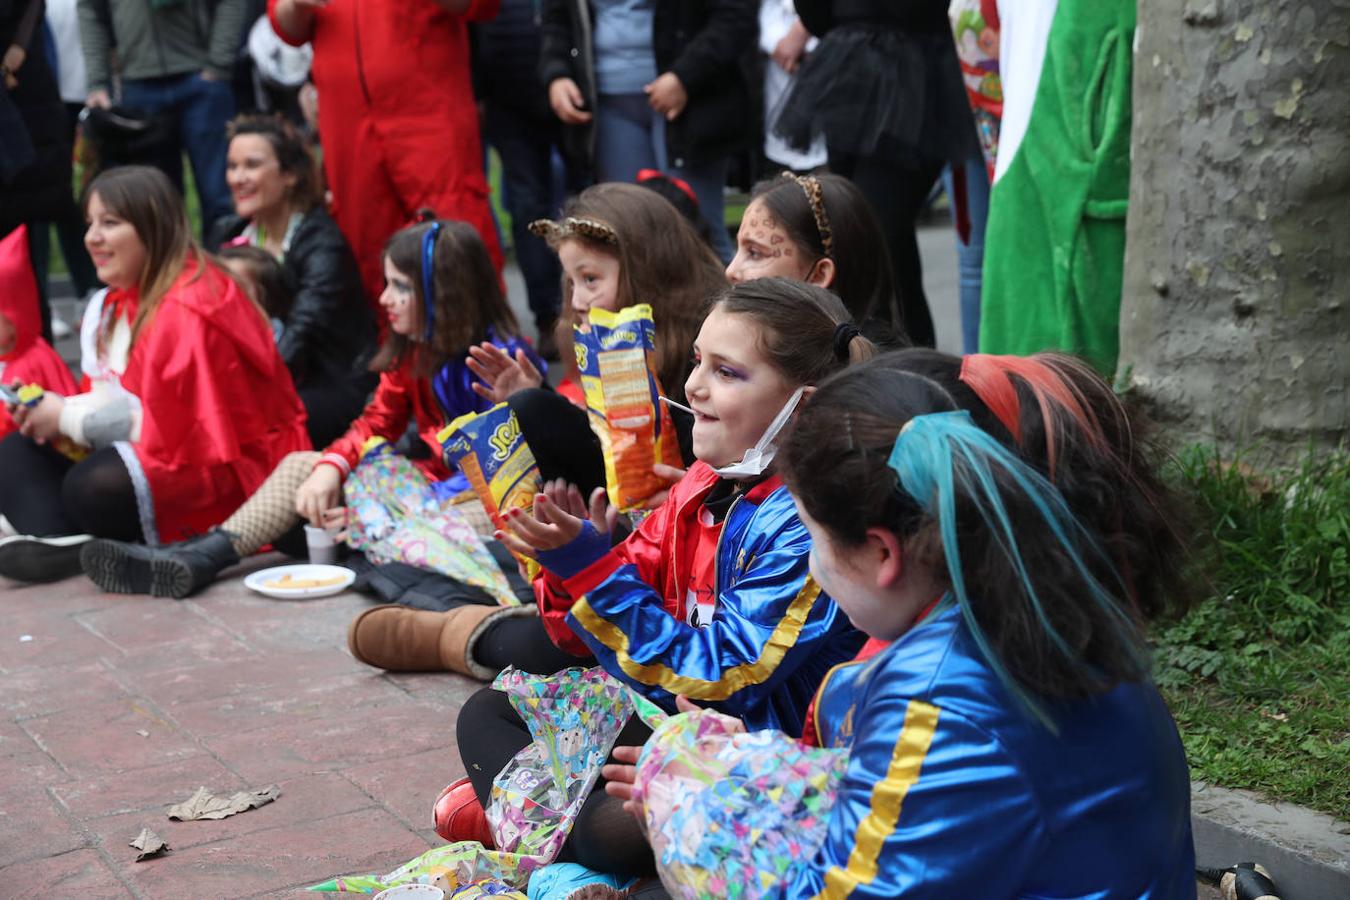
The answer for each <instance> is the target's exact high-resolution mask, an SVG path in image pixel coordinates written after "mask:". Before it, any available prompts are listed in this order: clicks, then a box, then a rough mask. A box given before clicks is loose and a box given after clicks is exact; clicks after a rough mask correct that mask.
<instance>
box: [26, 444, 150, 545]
mask: <svg viewBox="0 0 1350 900" xmlns="http://www.w3.org/2000/svg"><path fill="white" fill-rule="evenodd" d="M0 473H4V474H3V476H0V515H3V516H4V517H5V518H7V519H9V522H10V524H11V525H13V526H14V528H15V530H17V531H18V532H19V533H20V534H31V535H37V536H44V537H50V536H54V535H63V534H92V535H95V536H97V537H104V538H112V539H114V540H118V541H141V540H144V538H143V536H142V535H141V517H140V514H139V513H138V512H137V508H136V491H135V488H134V487H132V483H131V475H130V474H129V473H128V472H127V467H126V466H125V465H124V464H123V463H122V457H121V456H119V455H118V453H117V451H116V450H115V449H113V448H112V447H104V448H103V449H101V450H95V451H94V452H93V453H91V454H90V455H89V456H87V457H86V458H85V459H84V460H82V461H81V462H78V463H75V462H71V461H70V460H69V459H67V458H66V457H64V456H62V455H61V454H60V453H57V452H56V451H55V450H53V449H52V448H51V447H48V446H45V445H41V444H37V443H35V442H33V441H32V440H30V439H28V438H26V437H24V436H23V435H21V434H11V435H9V436H8V437H6V438H5V439H4V440H0Z"/></svg>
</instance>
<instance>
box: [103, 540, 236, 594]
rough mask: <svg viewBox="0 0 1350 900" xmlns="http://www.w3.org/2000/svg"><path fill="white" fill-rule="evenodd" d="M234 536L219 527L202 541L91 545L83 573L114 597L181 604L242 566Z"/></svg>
mask: <svg viewBox="0 0 1350 900" xmlns="http://www.w3.org/2000/svg"><path fill="white" fill-rule="evenodd" d="M234 538H235V535H233V534H230V533H229V532H228V531H224V530H221V529H215V530H213V531H208V532H207V533H206V534H203V535H201V536H199V537H195V538H191V539H190V540H186V541H180V542H179V543H177V544H165V545H162V546H159V547H147V546H146V545H144V544H124V543H122V542H121V541H90V542H89V543H88V544H86V545H85V547H84V549H83V551H81V553H80V568H82V569H84V574H86V575H88V576H89V578H90V579H91V580H92V581H93V582H94V583H95V584H97V585H98V586H99V587H101V588H103V589H104V590H105V591H110V592H112V593H115V594H150V595H152V596H155V597H173V598H174V599H175V600H182V599H183V598H184V597H190V596H192V595H193V594H195V593H197V592H198V591H200V590H201V589H202V588H204V587H206V586H207V585H208V584H210V583H211V582H213V581H215V580H216V576H217V575H218V574H220V570H221V569H224V568H226V567H228V566H232V565H234V564H235V563H237V562H239V554H238V553H235V552H234V545H233V544H232V543H231V541H232V540H233V539H234Z"/></svg>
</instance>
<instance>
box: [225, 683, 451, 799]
mask: <svg viewBox="0 0 1350 900" xmlns="http://www.w3.org/2000/svg"><path fill="white" fill-rule="evenodd" d="M202 742H203V744H205V745H206V747H207V748H208V749H209V750H210V751H211V752H212V753H213V754H215V756H216V757H217V758H218V759H220V760H221V761H222V762H224V763H225V764H226V765H228V766H229V767H230V768H232V769H234V770H235V771H236V772H238V773H239V774H240V775H242V776H243V777H244V778H247V779H249V780H251V781H254V782H258V781H276V780H278V779H282V778H290V777H293V776H296V775H305V774H308V773H311V772H331V771H334V770H337V769H343V768H347V767H349V766H352V765H359V764H362V763H367V762H375V761H376V760H384V759H398V758H399V757H403V756H408V755H410V754H413V753H420V752H422V751H424V750H434V749H437V748H440V747H449V746H453V742H454V719H453V718H447V717H446V715H445V714H444V713H443V712H442V711H440V710H438V709H435V708H422V707H418V706H412V705H407V704H406V701H405V704H404V705H401V706H398V707H391V708H386V709H380V708H369V709H361V710H345V709H337V710H333V711H332V712H329V713H328V714H326V715H322V716H315V717H313V718H307V719H295V720H291V721H288V722H285V723H282V724H278V725H276V726H274V727H269V728H258V729H254V730H253V731H248V732H243V733H231V734H222V735H217V736H215V737H209V738H204V739H203V741H202Z"/></svg>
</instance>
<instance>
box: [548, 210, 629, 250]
mask: <svg viewBox="0 0 1350 900" xmlns="http://www.w3.org/2000/svg"><path fill="white" fill-rule="evenodd" d="M530 234H533V235H538V236H539V237H541V238H543V239H544V240H546V241H548V242H549V243H550V244H553V245H556V244H558V243H559V242H560V241H564V240H566V239H567V238H570V237H579V238H585V239H587V240H590V241H599V242H600V243H602V244H612V245H614V246H616V247H617V246H618V245H619V233H618V232H617V231H615V230H614V229H613V228H612V227H611V226H609V225H607V224H606V223H604V222H601V221H599V220H597V219H581V218H577V217H575V216H568V217H567V218H565V219H563V220H562V221H559V222H555V221H553V220H552V219H535V220H534V221H533V222H531V223H530Z"/></svg>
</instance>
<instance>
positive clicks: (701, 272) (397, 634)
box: [348, 184, 726, 678]
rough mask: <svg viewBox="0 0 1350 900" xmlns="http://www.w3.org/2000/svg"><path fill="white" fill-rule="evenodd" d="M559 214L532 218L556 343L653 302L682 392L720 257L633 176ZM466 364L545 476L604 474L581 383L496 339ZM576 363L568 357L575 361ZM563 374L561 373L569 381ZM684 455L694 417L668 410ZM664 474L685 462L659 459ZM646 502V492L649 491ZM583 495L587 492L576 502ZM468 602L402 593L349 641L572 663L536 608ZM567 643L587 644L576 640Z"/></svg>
mask: <svg viewBox="0 0 1350 900" xmlns="http://www.w3.org/2000/svg"><path fill="white" fill-rule="evenodd" d="M564 212H565V213H566V215H565V216H564V217H563V218H562V219H561V220H560V221H557V222H549V221H544V222H536V223H534V224H533V225H532V228H534V230H535V231H536V232H537V233H540V234H542V235H543V236H544V237H545V238H546V239H547V240H548V242H549V245H550V246H551V247H553V249H554V250H555V251H556V252H557V253H558V256H559V258H560V260H561V262H562V268H563V314H562V318H561V320H560V328H561V330H560V332H559V340H558V344H559V347H560V348H561V350H562V357H563V359H564V360H572V359H575V356H574V353H573V349H572V327H573V325H574V324H575V323H577V322H579V321H584V320H585V318H586V315H587V313H588V311H589V310H591V309H604V310H608V311H611V312H615V311H618V310H620V309H625V308H627V307H630V306H633V305H634V304H637V303H647V304H650V305H651V307H652V317H653V320H654V321H655V325H656V371H657V378H658V379H659V381H660V383H661V386H662V390H664V391H665V393H666V396H668V397H671V398H672V399H674V400H676V401H678V402H681V403H683V402H684V385H685V379H686V377H687V376H688V374H689V366H690V363H689V348H690V345H691V344H692V343H693V341H694V336H695V334H696V333H697V331H698V324H699V321H700V316H701V315H702V311H703V308H704V305H705V304H706V302H707V301H708V299H709V298H711V297H713V296H715V295H716V294H717V293H718V292H719V291H721V290H723V289H725V287H726V282H725V281H723V279H722V267H721V264H720V263H719V262H718V261H717V258H716V257H715V256H714V255H713V253H712V251H711V250H710V249H709V248H708V247H707V245H706V244H704V243H703V242H702V241H700V240H699V238H698V235H696V234H695V233H694V230H693V227H692V226H691V225H690V224H689V223H688V222H687V221H686V220H685V219H684V218H683V217H682V216H681V215H680V213H679V212H678V211H677V210H676V209H675V207H673V206H671V205H670V203H669V202H668V201H667V200H666V199H665V198H663V197H661V196H659V195H657V194H656V192H654V191H651V190H648V189H647V188H643V187H638V186H637V185H632V184H598V185H594V186H593V187H590V188H587V189H586V190H585V191H582V192H581V194H579V195H578V196H576V197H574V198H573V199H572V200H570V201H569V202H568V204H567V206H566V208H565V209H564ZM469 352H470V358H469V360H468V366H469V368H470V369H472V370H473V372H474V373H475V374H476V375H477V376H478V377H479V379H480V381H479V382H476V383H474V385H473V390H474V391H476V392H477V393H478V394H479V395H480V396H481V397H482V398H483V400H484V402H485V403H486V402H493V403H498V402H503V401H505V402H508V403H509V404H510V405H511V409H512V411H513V412H514V413H515V414H516V418H517V420H518V421H519V423H520V429H521V434H522V435H523V436H524V438H525V441H526V443H527V444H529V446H530V449H531V451H532V452H533V454H534V457H535V461H536V462H537V463H538V466H539V472H540V476H541V477H542V478H543V479H544V480H545V481H546V482H553V481H561V482H562V483H564V484H569V485H576V487H577V491H578V494H579V496H583V497H585V496H590V494H591V492H592V491H593V490H595V489H596V488H597V487H603V485H604V484H605V465H604V456H603V454H602V451H601V449H600V442H599V440H598V439H597V438H596V437H595V435H594V433H593V432H592V431H591V426H590V421H589V419H588V417H587V414H586V410H585V400H584V398H582V397H581V396H580V388H579V387H577V386H576V385H575V384H573V385H572V387H573V390H574V393H572V392H567V393H568V396H570V397H571V398H572V399H571V400H569V399H567V398H566V397H564V396H563V393H564V392H565V391H560V392H558V393H555V392H554V391H552V390H549V389H547V388H544V387H542V383H543V376H542V375H541V374H540V372H539V371H538V369H536V368H535V366H534V365H533V364H532V363H531V362H530V360H529V358H528V357H527V356H526V354H525V353H524V352H523V351H521V350H516V352H515V353H514V356H513V354H512V353H511V352H509V351H508V350H505V349H502V348H499V347H496V346H493V345H491V344H480V345H478V346H476V347H473V348H471V350H470V351H469ZM572 365H575V363H573V364H572ZM565 387H566V383H564V389H565ZM672 418H673V419H674V425H675V431H676V434H677V435H678V436H679V438H680V443H681V445H682V448H684V449H683V452H684V458H685V459H686V460H688V459H691V458H692V456H691V454H690V452H689V451H688V449H687V448H688V444H689V435H690V431H691V428H692V421H693V420H692V418H691V417H690V416H688V415H687V414H685V413H683V412H680V411H678V410H677V411H675V412H673V413H672ZM658 474H663V475H664V476H665V477H668V478H670V479H671V480H675V479H677V478H678V477H679V476H680V475H681V474H683V473H682V471H681V470H679V469H674V468H672V469H669V470H667V469H665V467H662V468H661V469H660V470H658ZM649 502H653V501H649ZM582 505H583V506H584V505H585V504H584V502H583V503H582ZM476 616H477V613H476V611H475V610H472V609H453V610H450V611H448V612H445V613H441V612H429V611H425V610H415V609H408V608H406V607H404V606H400V605H398V604H389V605H385V606H379V607H375V608H374V609H368V610H366V611H364V612H362V613H361V615H360V616H358V617H357V618H356V619H355V620H354V621H353V622H352V624H351V627H350V629H349V631H348V646H349V648H350V649H351V652H352V655H353V656H354V657H355V658H356V659H358V660H360V661H361V662H364V663H366V664H368V665H372V666H377V667H379V668H382V669H389V670H393V671H447V670H448V671H455V672H460V673H463V674H468V675H473V676H474V677H478V678H490V677H492V675H493V674H495V673H496V672H499V671H501V670H502V669H503V668H505V667H506V666H508V665H515V666H517V667H520V668H525V669H527V670H528V671H530V672H536V673H540V674H548V673H551V672H553V671H556V670H557V668H559V667H562V666H565V665H567V664H568V663H569V662H572V661H574V660H571V659H569V658H567V657H565V656H564V657H563V658H562V659H561V660H560V659H559V655H558V653H557V652H556V648H555V646H554V643H553V641H551V640H549V636H548V634H547V633H546V632H545V630H544V628H543V627H541V625H540V623H539V621H538V620H537V619H510V618H506V617H503V618H502V619H501V620H500V621H493V622H491V623H486V624H485V623H484V622H483V621H480V619H479V618H477V617H476ZM572 649H575V650H577V652H580V653H582V654H585V653H586V651H585V649H584V648H582V647H580V645H573V647H572Z"/></svg>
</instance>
